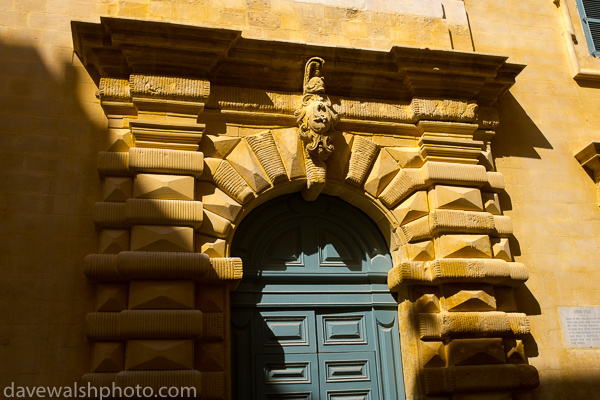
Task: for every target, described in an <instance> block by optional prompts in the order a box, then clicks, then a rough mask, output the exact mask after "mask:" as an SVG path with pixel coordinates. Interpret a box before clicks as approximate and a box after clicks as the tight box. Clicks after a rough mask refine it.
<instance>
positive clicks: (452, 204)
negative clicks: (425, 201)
mask: <svg viewBox="0 0 600 400" xmlns="http://www.w3.org/2000/svg"><path fill="white" fill-rule="evenodd" d="M429 203H430V205H431V208H432V209H434V208H446V209H451V210H471V211H482V210H483V204H482V200H481V192H480V191H479V189H475V188H464V187H456V186H444V185H436V186H435V187H434V189H433V190H431V191H429Z"/></svg>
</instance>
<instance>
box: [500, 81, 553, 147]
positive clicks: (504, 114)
mask: <svg viewBox="0 0 600 400" xmlns="http://www.w3.org/2000/svg"><path fill="white" fill-rule="evenodd" d="M496 108H497V109H498V114H499V116H500V125H499V126H498V129H497V130H496V135H495V136H494V139H493V147H492V149H493V150H492V153H493V155H494V158H503V157H524V158H537V159H540V158H541V157H540V155H539V154H538V152H537V151H536V150H535V149H536V148H542V149H552V145H551V144H550V142H549V141H548V140H547V139H546V137H545V136H544V134H543V133H542V132H541V131H540V130H539V128H538V127H537V126H536V125H535V122H533V121H532V120H531V118H529V115H527V112H526V111H525V110H524V109H523V107H521V105H520V104H519V102H518V101H517V100H516V99H515V98H514V96H513V95H512V94H511V93H510V92H508V93H506V94H504V95H503V96H502V97H501V98H500V99H499V100H498V102H497V103H496Z"/></svg>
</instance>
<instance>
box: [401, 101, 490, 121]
mask: <svg viewBox="0 0 600 400" xmlns="http://www.w3.org/2000/svg"><path fill="white" fill-rule="evenodd" d="M411 107H412V110H413V113H414V114H415V116H416V117H417V118H418V119H419V120H431V121H457V122H471V121H474V120H475V115H476V114H475V113H476V112H477V108H478V106H477V103H475V102H473V101H466V100H448V99H444V100H438V99H417V98H414V99H412V101H411Z"/></svg>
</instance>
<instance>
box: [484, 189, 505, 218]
mask: <svg viewBox="0 0 600 400" xmlns="http://www.w3.org/2000/svg"><path fill="white" fill-rule="evenodd" d="M481 198H482V200H483V206H484V208H485V211H487V212H489V213H491V214H494V215H500V214H502V209H501V208H500V200H499V198H498V193H492V192H481Z"/></svg>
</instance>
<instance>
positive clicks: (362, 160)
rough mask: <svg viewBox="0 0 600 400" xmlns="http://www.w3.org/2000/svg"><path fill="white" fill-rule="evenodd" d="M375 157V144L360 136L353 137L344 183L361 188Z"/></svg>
mask: <svg viewBox="0 0 600 400" xmlns="http://www.w3.org/2000/svg"><path fill="white" fill-rule="evenodd" d="M376 155H377V145H376V144H375V143H373V142H372V141H370V140H368V139H366V138H364V137H362V136H355V137H354V141H353V142H352V150H351V153H350V160H349V161H348V173H347V174H346V181H347V182H348V183H350V184H352V185H355V186H361V185H362V183H363V181H364V180H365V177H366V176H367V172H369V168H370V167H371V164H372V163H373V160H374V159H375V156H376Z"/></svg>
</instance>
